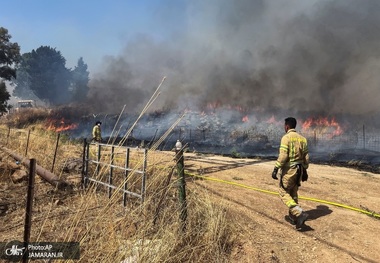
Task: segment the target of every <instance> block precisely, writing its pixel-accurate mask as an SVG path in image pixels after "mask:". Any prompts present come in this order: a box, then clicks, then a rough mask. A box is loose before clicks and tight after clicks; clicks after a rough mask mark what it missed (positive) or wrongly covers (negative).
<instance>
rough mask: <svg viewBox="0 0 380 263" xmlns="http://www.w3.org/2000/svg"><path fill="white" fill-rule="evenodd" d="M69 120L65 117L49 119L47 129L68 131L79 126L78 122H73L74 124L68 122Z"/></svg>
mask: <svg viewBox="0 0 380 263" xmlns="http://www.w3.org/2000/svg"><path fill="white" fill-rule="evenodd" d="M66 122H67V121H65V119H64V118H62V119H61V120H53V119H50V120H48V121H47V124H48V127H47V129H48V130H50V131H55V132H62V131H68V130H73V129H76V128H77V127H78V124H76V123H72V124H67V123H66Z"/></svg>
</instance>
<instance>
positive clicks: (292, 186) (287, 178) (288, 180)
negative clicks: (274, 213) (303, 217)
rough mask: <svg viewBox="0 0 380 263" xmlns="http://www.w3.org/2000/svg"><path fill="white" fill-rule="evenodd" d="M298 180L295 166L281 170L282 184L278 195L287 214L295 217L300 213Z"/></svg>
mask: <svg viewBox="0 0 380 263" xmlns="http://www.w3.org/2000/svg"><path fill="white" fill-rule="evenodd" d="M299 180H300V178H298V175H297V167H296V166H293V167H290V168H284V169H283V170H282V184H281V181H280V188H279V194H280V197H281V200H282V201H283V202H284V204H285V205H286V206H287V207H288V208H289V213H290V214H291V215H293V216H296V217H298V216H299V215H300V214H301V213H302V208H301V207H300V206H299V205H298V184H299Z"/></svg>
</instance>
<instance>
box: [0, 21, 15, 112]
mask: <svg viewBox="0 0 380 263" xmlns="http://www.w3.org/2000/svg"><path fill="white" fill-rule="evenodd" d="M11 38H12V36H11V35H10V34H8V30H7V29H5V28H3V27H0V114H3V113H5V112H7V111H8V110H9V108H10V106H9V105H8V103H7V101H8V100H9V99H10V97H11V96H10V94H9V92H8V91H7V87H6V85H5V82H4V81H3V80H8V81H11V80H12V79H14V78H16V69H15V68H14V67H15V66H16V65H17V63H18V61H19V59H20V47H19V45H18V44H17V43H12V42H10V39H11Z"/></svg>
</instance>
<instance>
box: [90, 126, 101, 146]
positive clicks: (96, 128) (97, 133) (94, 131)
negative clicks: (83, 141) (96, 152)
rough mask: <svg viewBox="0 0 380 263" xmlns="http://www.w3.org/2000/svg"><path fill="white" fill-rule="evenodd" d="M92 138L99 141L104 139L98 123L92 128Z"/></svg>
mask: <svg viewBox="0 0 380 263" xmlns="http://www.w3.org/2000/svg"><path fill="white" fill-rule="evenodd" d="M92 139H93V140H95V141H98V142H100V141H101V140H102V132H101V130H100V127H99V126H98V125H95V126H94V128H92Z"/></svg>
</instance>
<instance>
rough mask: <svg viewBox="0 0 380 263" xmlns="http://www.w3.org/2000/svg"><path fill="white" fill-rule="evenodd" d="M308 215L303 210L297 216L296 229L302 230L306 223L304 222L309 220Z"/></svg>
mask: <svg viewBox="0 0 380 263" xmlns="http://www.w3.org/2000/svg"><path fill="white" fill-rule="evenodd" d="M308 217H309V215H308V214H306V213H305V212H302V213H301V214H300V215H299V216H298V217H297V224H296V229H297V230H300V229H301V228H302V226H303V225H304V223H305V221H306V220H307V218H308Z"/></svg>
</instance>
